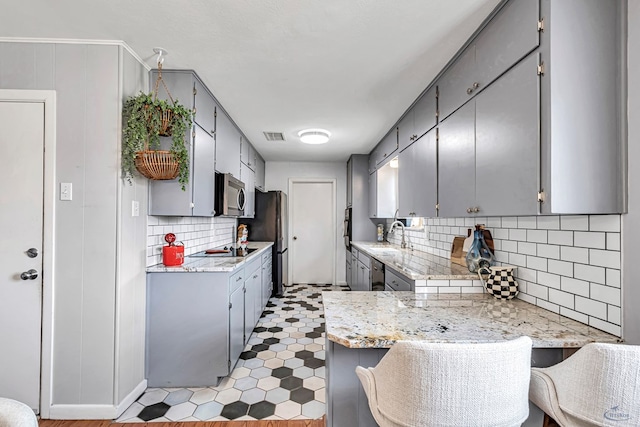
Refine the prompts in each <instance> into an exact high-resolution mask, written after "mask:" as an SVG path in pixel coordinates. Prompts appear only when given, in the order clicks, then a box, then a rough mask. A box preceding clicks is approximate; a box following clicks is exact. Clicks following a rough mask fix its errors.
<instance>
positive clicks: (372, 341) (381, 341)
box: [322, 291, 620, 348]
mask: <svg viewBox="0 0 640 427" xmlns="http://www.w3.org/2000/svg"><path fill="white" fill-rule="evenodd" d="M322 301H323V304H324V317H325V322H326V334H327V338H328V339H329V340H330V341H333V342H336V343H338V344H341V345H343V346H345V347H349V348H389V347H391V346H392V345H393V343H395V342H396V341H398V340H426V341H430V342H444V343H447V342H448V343H483V342H497V341H503V340H510V339H514V338H517V337H520V336H523V335H526V336H529V337H531V339H532V340H533V347H534V348H577V347H582V346H584V345H586V344H588V343H590V342H608V343H616V342H619V341H620V339H619V338H618V337H616V336H614V335H610V334H608V333H606V332H602V331H600V330H598V329H595V328H592V327H590V326H587V325H585V324H583V323H579V322H576V321H574V320H572V319H569V318H567V317H564V316H560V315H559V314H555V313H553V312H551V311H548V310H545V309H543V308H540V307H536V306H534V305H532V304H529V303H527V302H525V301H522V300H519V299H512V300H498V299H496V298H494V297H493V296H491V295H488V294H446V295H443V294H440V295H437V294H415V293H413V292H386V291H385V292H323V293H322Z"/></svg>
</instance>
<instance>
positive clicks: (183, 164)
mask: <svg viewBox="0 0 640 427" xmlns="http://www.w3.org/2000/svg"><path fill="white" fill-rule="evenodd" d="M160 81H162V68H161V67H159V70H158V81H156V86H155V90H154V92H153V93H149V94H147V93H144V92H140V93H139V94H138V95H136V96H132V97H130V98H128V99H127V100H126V101H125V103H124V109H123V123H124V126H123V127H124V129H123V136H122V171H123V175H124V178H125V179H126V180H127V181H129V183H131V182H132V178H133V171H134V170H138V172H140V174H142V175H143V176H145V177H147V178H149V179H156V180H166V179H175V178H178V182H179V183H180V185H181V186H182V190H185V188H186V184H188V182H189V150H188V149H187V144H188V140H187V139H186V136H187V130H188V129H190V128H191V124H192V119H191V110H190V109H187V108H185V107H184V106H182V105H181V104H179V103H178V102H177V101H174V100H173V98H171V94H170V93H169V91H168V89H167V87H166V85H165V83H164V81H162V84H163V85H164V87H165V90H167V94H168V95H169V98H170V99H171V102H169V101H165V100H162V99H158V97H157V95H158V85H159V83H160ZM161 136H170V137H171V141H172V143H171V147H170V149H169V150H161V149H160V148H161V147H160V137H161Z"/></svg>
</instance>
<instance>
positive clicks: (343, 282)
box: [338, 280, 347, 286]
mask: <svg viewBox="0 0 640 427" xmlns="http://www.w3.org/2000/svg"><path fill="white" fill-rule="evenodd" d="M338 286H347V282H346V281H344V280H338Z"/></svg>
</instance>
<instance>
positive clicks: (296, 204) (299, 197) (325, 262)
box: [289, 181, 336, 284]
mask: <svg viewBox="0 0 640 427" xmlns="http://www.w3.org/2000/svg"><path fill="white" fill-rule="evenodd" d="M334 189H335V183H334V182H333V181H328V182H299V181H294V182H292V183H291V190H290V196H289V197H290V199H289V203H290V205H291V241H290V246H289V250H290V251H291V272H292V283H320V284H326V283H330V284H333V282H334V277H335V274H334V272H335V258H336V252H335V250H336V248H335V246H336V225H335V215H336V208H335V195H334Z"/></svg>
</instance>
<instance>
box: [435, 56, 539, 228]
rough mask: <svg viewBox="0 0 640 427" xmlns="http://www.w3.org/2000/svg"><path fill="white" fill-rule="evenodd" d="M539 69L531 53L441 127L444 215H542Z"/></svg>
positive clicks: (440, 192) (440, 180) (440, 199)
mask: <svg viewBox="0 0 640 427" xmlns="http://www.w3.org/2000/svg"><path fill="white" fill-rule="evenodd" d="M537 65H538V59H537V55H535V54H533V55H531V56H530V57H529V58H527V59H526V60H525V61H522V62H521V63H519V64H518V65H517V66H516V67H514V68H513V69H512V70H510V71H509V72H508V73H506V74H505V75H504V76H503V77H501V78H500V79H499V80H497V81H496V82H494V84H493V85H491V86H490V87H489V88H487V89H486V90H485V91H483V92H482V94H480V95H478V97H477V98H476V99H474V100H473V101H471V102H469V103H467V104H465V105H464V106H463V107H462V108H460V109H459V110H458V111H456V112H455V113H454V114H452V115H451V116H450V117H449V118H447V120H445V121H444V122H442V123H441V124H440V125H439V143H438V160H439V163H438V167H439V177H438V185H439V188H438V203H439V206H440V210H439V215H440V216H442V217H456V216H457V217H460V216H469V215H535V214H537V213H538V187H537V186H538V185H539V184H538V183H539V181H538V175H539V172H538V171H539V154H538V153H539V150H540V145H539V144H540V142H539V141H540V136H539V130H538V123H539V99H540V98H539V93H540V83H539V76H538V74H537ZM501 201H505V202H504V203H502V202H501Z"/></svg>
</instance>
